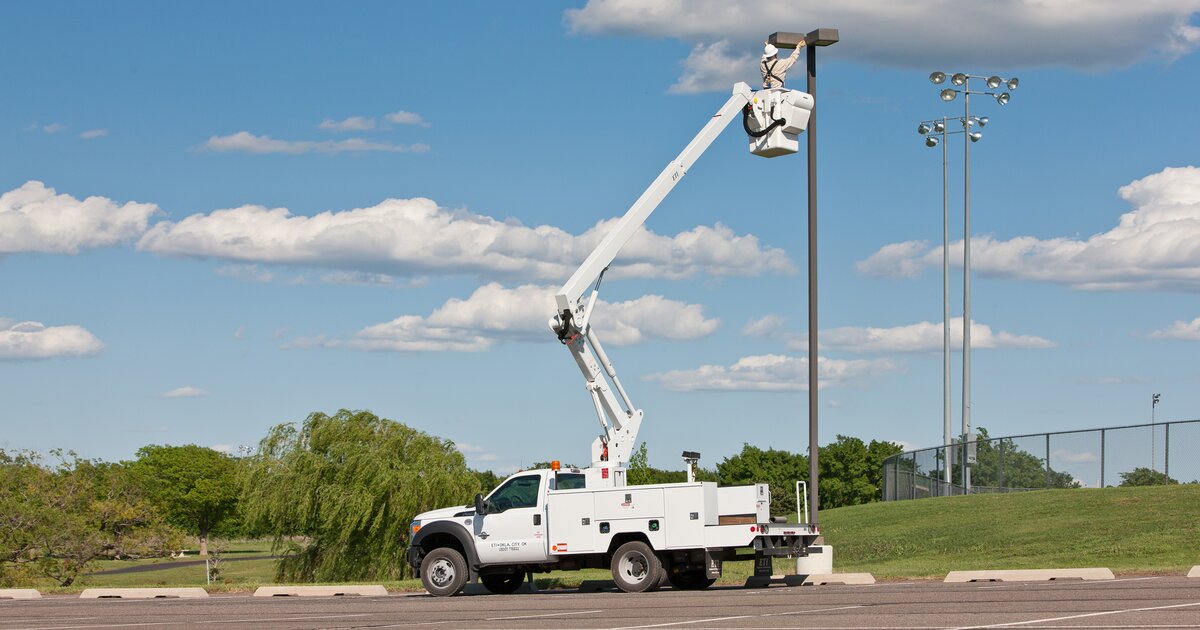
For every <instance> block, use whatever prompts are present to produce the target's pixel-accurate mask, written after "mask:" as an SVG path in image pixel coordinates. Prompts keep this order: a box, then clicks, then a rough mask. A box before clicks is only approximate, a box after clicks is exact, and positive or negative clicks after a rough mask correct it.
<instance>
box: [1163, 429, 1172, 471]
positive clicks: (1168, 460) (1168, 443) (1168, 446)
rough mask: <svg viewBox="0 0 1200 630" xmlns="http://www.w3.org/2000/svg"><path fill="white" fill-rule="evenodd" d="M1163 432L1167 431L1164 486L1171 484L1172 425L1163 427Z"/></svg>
mask: <svg viewBox="0 0 1200 630" xmlns="http://www.w3.org/2000/svg"><path fill="white" fill-rule="evenodd" d="M1163 430H1164V431H1166V435H1165V436H1164V439H1165V440H1166V443H1165V444H1163V484H1164V485H1165V484H1168V483H1170V482H1171V423H1170V422H1168V423H1166V424H1165V425H1163Z"/></svg>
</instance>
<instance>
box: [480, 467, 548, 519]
mask: <svg viewBox="0 0 1200 630" xmlns="http://www.w3.org/2000/svg"><path fill="white" fill-rule="evenodd" d="M541 483H542V478H541V476H540V475H523V476H521V477H513V478H512V479H509V480H508V481H506V482H505V483H504V485H502V486H500V487H499V488H496V491H495V492H493V493H492V494H491V496H489V497H488V502H489V503H491V504H492V507H493V508H494V509H495V511H496V512H503V511H505V510H508V509H510V508H529V507H537V504H538V489H539V488H540V486H541Z"/></svg>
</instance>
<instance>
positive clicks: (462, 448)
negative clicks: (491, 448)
mask: <svg viewBox="0 0 1200 630" xmlns="http://www.w3.org/2000/svg"><path fill="white" fill-rule="evenodd" d="M454 448H456V449H458V452H460V453H462V454H464V455H468V454H472V455H473V454H476V453H482V452H483V450H484V449H483V447H482V446H478V445H475V444H467V443H466V442H455V443H454Z"/></svg>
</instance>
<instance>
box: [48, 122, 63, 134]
mask: <svg viewBox="0 0 1200 630" xmlns="http://www.w3.org/2000/svg"><path fill="white" fill-rule="evenodd" d="M66 130H67V126H66V125H60V124H58V123H50V124H49V125H46V126H44V127H42V131H45V132H46V133H58V132H60V131H66Z"/></svg>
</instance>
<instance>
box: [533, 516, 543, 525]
mask: <svg viewBox="0 0 1200 630" xmlns="http://www.w3.org/2000/svg"><path fill="white" fill-rule="evenodd" d="M533 524H534V525H541V524H542V515H541V514H534V515H533Z"/></svg>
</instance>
